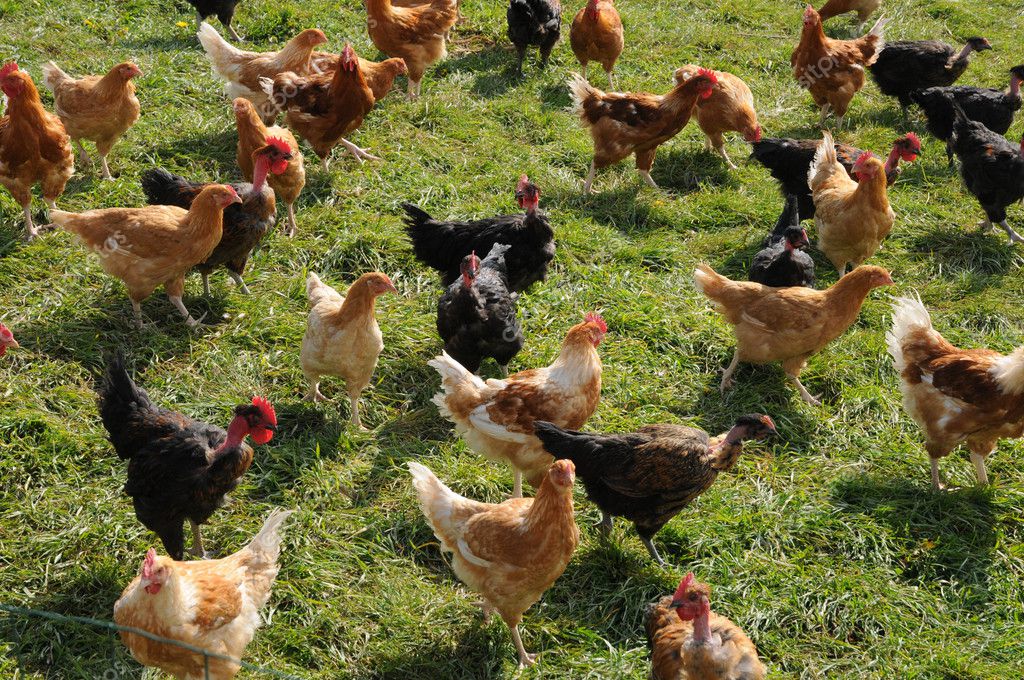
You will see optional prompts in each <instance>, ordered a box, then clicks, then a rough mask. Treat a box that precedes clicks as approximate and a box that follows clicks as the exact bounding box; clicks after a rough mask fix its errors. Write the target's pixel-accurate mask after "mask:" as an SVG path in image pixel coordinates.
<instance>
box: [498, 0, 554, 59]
mask: <svg viewBox="0 0 1024 680" xmlns="http://www.w3.org/2000/svg"><path fill="white" fill-rule="evenodd" d="M505 16H506V18H507V19H508V37H509V40H511V41H512V44H513V45H514V46H515V48H516V53H517V54H518V55H519V75H522V74H523V59H524V58H525V57H526V48H527V47H530V46H531V45H536V46H537V47H539V48H540V59H541V68H544V67H545V66H547V64H548V57H550V56H551V50H552V49H554V47H555V43H557V42H558V39H559V38H560V37H561V35H562V6H561V4H559V2H558V0H509V5H508V10H507V11H506V12H505Z"/></svg>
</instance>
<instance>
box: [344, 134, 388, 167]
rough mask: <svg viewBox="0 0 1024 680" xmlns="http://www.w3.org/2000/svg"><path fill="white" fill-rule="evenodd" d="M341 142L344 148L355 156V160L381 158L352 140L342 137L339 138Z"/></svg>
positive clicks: (376, 159) (375, 159) (377, 159)
mask: <svg viewBox="0 0 1024 680" xmlns="http://www.w3.org/2000/svg"><path fill="white" fill-rule="evenodd" d="M341 143H342V144H343V145H344V146H345V149H346V150H347V151H348V152H349V153H350V154H352V155H353V156H355V157H356V160H357V161H359V162H360V163H362V162H363V159H364V158H365V159H366V160H368V161H379V160H381V159H380V158H378V157H377V156H374V155H373V154H372V153H370V152H369V151H367V150H366V149H361V148H359V147H358V146H356V145H355V144H353V143H352V142H350V141H348V140H347V139H345V138H344V137H342V138H341Z"/></svg>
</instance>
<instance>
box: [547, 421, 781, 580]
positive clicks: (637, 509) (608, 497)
mask: <svg viewBox="0 0 1024 680" xmlns="http://www.w3.org/2000/svg"><path fill="white" fill-rule="evenodd" d="M534 428H535V432H536V434H537V437H538V438H540V441H541V443H542V444H543V445H544V450H545V451H547V452H548V453H550V454H551V455H552V456H554V457H555V458H556V459H563V458H564V459H566V460H571V461H572V462H573V464H574V465H575V466H576V474H578V475H579V478H580V480H581V481H582V482H583V486H584V487H585V488H586V490H587V498H589V499H590V500H591V501H593V502H594V504H596V505H597V507H599V508H600V509H601V514H602V520H601V524H600V525H599V526H600V528H601V530H602V532H603V533H604V534H605V535H606V536H607V535H609V534H610V533H611V530H612V521H613V519H612V518H613V517H616V516H617V517H625V518H626V519H628V520H629V521H631V522H632V523H633V526H634V527H636V532H637V534H639V535H640V540H641V541H642V542H643V544H644V546H645V547H646V548H647V552H649V553H650V554H651V557H652V558H654V560H655V561H656V562H657V563H658V564H660V565H661V566H665V561H664V560H663V559H661V555H659V554H658V549H657V548H655V547H654V543H653V542H652V540H651V539H652V538H653V537H654V535H655V534H656V533H658V532H659V531H661V528H662V527H663V526H665V525H666V524H668V522H669V520H671V519H672V518H673V517H675V516H676V515H678V514H679V513H680V512H681V511H682V509H683V508H685V507H686V506H687V505H689V504H690V503H691V502H693V501H694V499H696V498H697V496H699V495H701V494H702V493H704V492H705V491H707V490H708V488H710V487H711V485H712V484H713V483H714V482H715V479H716V478H717V477H718V474H719V473H720V472H726V471H728V470H731V469H732V468H733V467H734V466H735V465H736V461H738V460H739V457H740V454H741V453H743V442H744V441H745V440H748V439H755V440H756V439H764V438H765V437H767V436H769V435H771V434H775V433H776V431H775V423H773V422H772V419H771V418H769V417H768V416H765V415H747V416H742V417H740V418H737V420H736V424H735V425H734V426H733V427H732V428H731V429H730V430H729V431H728V432H726V433H723V434H722V435H720V436H718V437H715V438H713V439H712V438H710V437H708V433H707V432H705V431H704V430H698V429H696V428H693V427H683V426H682V425H647V426H644V427H642V428H640V430H639V431H638V432H630V433H628V434H618V435H611V434H609V435H604V434H591V433H589V432H573V431H571V430H564V429H562V428H560V427H557V426H555V425H552V424H551V423H546V422H543V421H537V422H536V423H534Z"/></svg>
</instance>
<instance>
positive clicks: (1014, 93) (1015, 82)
mask: <svg viewBox="0 0 1024 680" xmlns="http://www.w3.org/2000/svg"><path fill="white" fill-rule="evenodd" d="M37 96H38V95H37ZM1010 96H1011V97H1019V96H1020V78H1018V77H1017V74H1012V75H1011V76H1010Z"/></svg>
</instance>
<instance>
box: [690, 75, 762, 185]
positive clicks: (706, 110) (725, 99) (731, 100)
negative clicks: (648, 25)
mask: <svg viewBox="0 0 1024 680" xmlns="http://www.w3.org/2000/svg"><path fill="white" fill-rule="evenodd" d="M699 70H700V68H699V67H698V66H694V65H693V64H687V65H686V66H683V67H680V68H677V69H676V71H675V80H676V84H679V83H682V82H683V81H685V80H687V79H688V78H692V77H693V76H694V75H695V74H696V73H697V72H698V71H699ZM714 73H715V78H716V79H717V80H718V84H716V85H715V87H714V89H712V91H711V96H710V97H707V98H706V99H698V100H697V125H699V126H700V129H701V130H702V131H703V132H704V136H705V144H704V148H705V149H707V150H708V151H710V150H712V149H714V150H715V151H716V152H717V153H718V155H719V156H721V157H722V159H723V160H724V161H725V162H726V164H727V165H728V166H729V167H730V168H732V169H733V170H735V169H736V165H735V164H734V163H733V162H732V159H730V158H729V154H728V153H726V151H725V137H724V133H726V132H738V133H740V134H741V135H743V139H744V140H745V141H747V142H749V143H751V144H753V143H755V142H759V141H761V126H760V125H758V123H757V111H755V110H754V95H753V93H752V92H751V91H750V88H749V87H747V84H746V83H745V82H743V81H742V80H740V79H739V78H737V77H736V76H734V75H732V74H731V73H726V72H725V71H715V72H714Z"/></svg>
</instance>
